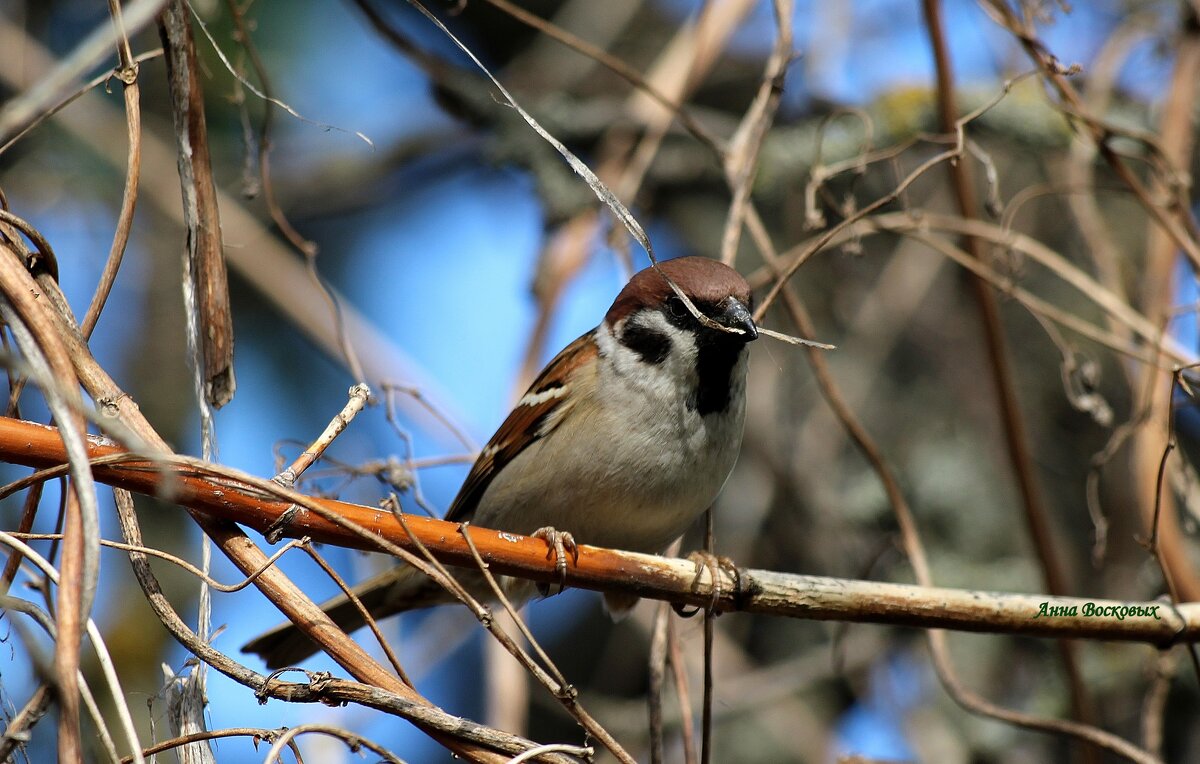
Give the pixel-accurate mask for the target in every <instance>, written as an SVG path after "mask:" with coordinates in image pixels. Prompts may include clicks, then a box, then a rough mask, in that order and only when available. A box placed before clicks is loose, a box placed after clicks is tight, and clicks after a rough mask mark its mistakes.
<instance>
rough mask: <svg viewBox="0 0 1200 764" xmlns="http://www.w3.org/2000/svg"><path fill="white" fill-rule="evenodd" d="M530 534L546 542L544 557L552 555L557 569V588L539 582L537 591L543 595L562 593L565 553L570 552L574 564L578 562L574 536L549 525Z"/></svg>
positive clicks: (565, 579)
mask: <svg viewBox="0 0 1200 764" xmlns="http://www.w3.org/2000/svg"><path fill="white" fill-rule="evenodd" d="M530 535H531V536H533V537H534V538H537V539H542V540H543V541H545V542H546V546H547V547H549V548H548V549H547V550H546V559H547V560H548V559H550V556H551V555H554V569H555V570H556V571H558V589H556V590H554V591H551V589H550V584H547V583H539V584H538V591H539V592H541V594H542V596H543V597H549V596H550V595H551V594H560V593H562V591H563V590H564V589H566V588H567V553H568V552H569V553H570V555H571V558H572V559H573V560H574V561H575V564H576V565H578V564H579V545H578V544H576V543H575V537H574V536H572V535H571V534H570V533H567V532H566V531H557V530H555V529H554V528H552V527H550V526H546V527H545V528H538V529H537V530H536V531H534V532H533V533H531V534H530Z"/></svg>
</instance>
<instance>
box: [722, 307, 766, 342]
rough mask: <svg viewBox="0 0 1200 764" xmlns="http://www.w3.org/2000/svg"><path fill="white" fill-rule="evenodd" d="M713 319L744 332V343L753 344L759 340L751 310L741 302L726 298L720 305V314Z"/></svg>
mask: <svg viewBox="0 0 1200 764" xmlns="http://www.w3.org/2000/svg"><path fill="white" fill-rule="evenodd" d="M713 318H715V319H716V320H717V323H719V324H721V325H722V326H728V327H729V328H731V329H740V330H741V331H742V332H743V334H742V341H743V342H752V341H754V340H756V339H758V327H756V326H755V325H754V317H753V316H751V315H750V309H749V308H747V307H746V306H745V305H743V304H742V301H741V300H738V299H736V298H734V297H726V298H725V300H724V301H722V303H721V305H720V313H718V314H717V315H716V316H713Z"/></svg>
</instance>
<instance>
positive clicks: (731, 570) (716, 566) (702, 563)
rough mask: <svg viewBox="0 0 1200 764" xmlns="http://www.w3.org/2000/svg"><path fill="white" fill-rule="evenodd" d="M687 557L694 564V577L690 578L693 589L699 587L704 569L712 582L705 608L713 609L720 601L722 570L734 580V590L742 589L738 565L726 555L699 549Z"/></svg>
mask: <svg viewBox="0 0 1200 764" xmlns="http://www.w3.org/2000/svg"><path fill="white" fill-rule="evenodd" d="M687 558H688V559H689V560H691V561H692V563H693V564H694V565H695V566H696V577H695V578H693V579H692V588H693V589H696V588H698V587H699V585H700V577H701V575H702V574H703V573H704V571H706V570H707V571H708V577H709V580H710V581H711V582H712V589H711V592H710V599H709V603H708V607H706V608H705V609H706V610H712V611H715V610H716V609H717V603H718V602H720V601H721V595H722V594H723V593H724V592H723V590H722V588H721V581H722V580H723V577H722V575H721V572H722V571H725V572H726V573H728V574H729V577H730V578H732V579H733V580H734V591H736V592H740V591H741V590H742V574H741V571H739V570H738V566H737V565H736V564H735V563H734V562H733V560H731V559H729V558H728V557H725V556H721V555H716V554H713V553H712V552H707V551H704V550H702V549H700V550H696V551H695V552H691V553H689V554H688V556H687ZM689 615H695V613H690V614H689Z"/></svg>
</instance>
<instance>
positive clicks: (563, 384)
mask: <svg viewBox="0 0 1200 764" xmlns="http://www.w3.org/2000/svg"><path fill="white" fill-rule="evenodd" d="M677 290H678V291H677ZM680 293H682V295H685V296H686V297H687V298H688V300H689V301H690V302H691V303H692V304H693V305H694V307H695V308H696V309H697V310H698V312H699V313H700V314H702V315H703V318H697V317H696V315H694V314H693V313H692V311H691V309H689V307H688V305H687V304H686V303H685V302H684V300H683V299H681V297H680ZM750 309H751V296H750V286H749V284H747V283H746V280H745V279H743V278H742V277H741V276H740V275H739V274H738V273H737V271H735V270H734V269H732V268H730V267H728V266H726V265H723V264H722V263H720V262H718V261H716V260H710V259H708V258H703V257H681V258H676V259H674V260H666V261H663V262H661V263H659V264H658V265H657V266H651V267H649V268H646V269H645V270H642V271H640V272H638V273H637V274H635V275H634V276H633V278H632V279H631V280H630V281H629V283H628V284H626V285H625V287H624V288H623V289H622V290H621V292H620V294H618V295H617V298H616V300H614V301H613V304H612V307H610V308H609V309H608V312H607V313H606V314H605V316H604V320H603V321H602V322H601V323H600V325H599V326H597V327H596V328H595V329H592V330H591V331H589V332H587V333H586V334H584V335H583V336H582V337H579V338H578V339H577V340H575V341H574V342H572V343H571V344H569V345H567V346H566V347H565V348H564V349H563V350H562V351H561V352H560V353H559V354H558V355H557V356H555V357H554V359H553V360H551V361H550V363H549V364H548V365H547V366H546V368H545V369H543V370H542V372H541V373H540V374H539V375H538V377H537V379H536V380H534V382H533V384H532V385H531V386H530V388H529V390H528V392H526V393H525V395H524V396H523V397H522V398H521V400H520V401H518V402H517V404H516V406H515V407H514V408H513V410H512V412H511V413H509V415H508V417H507V418H506V419H505V420H504V422H503V424H501V425H500V429H498V430H497V431H496V434H495V435H493V436H492V438H491V440H489V441H488V443H487V445H486V446H485V447H484V449H483V451H482V452H480V454H479V457H478V459H477V460H476V461H475V464H474V466H473V467H472V468H471V471H470V473H469V474H468V475H467V479H466V482H464V483H463V485H462V488H461V489H460V490H459V492H458V496H457V497H456V498H455V499H454V502H453V504H451V506H450V509H449V511H448V512H447V514H446V517H445V519H446V520H448V521H451V522H466V521H470V523H471V524H472V525H477V526H481V527H484V528H490V529H493V530H502V531H509V532H512V533H519V534H522V535H539V536H542V537H543V538H546V539H547V540H548V541H549V542H551V543H552V544H554V542H559V543H563V542H565V546H566V547H567V548H568V549H570V548H573V547H574V544H575V543H576V542H579V543H586V544H591V545H593V546H601V547H610V548H616V549H626V550H630V551H635V552H646V553H653V554H657V553H661V552H662V551H663V550H664V549H666V547H667V546H668V545H670V543H671V542H672V541H674V540H675V539H676V538H678V537H679V536H680V535H682V534H683V533H684V531H686V530H687V528H688V526H690V525H691V524H692V522H693V521H694V520H695V519H696V518H697V517H698V516H699V515H701V514H702V513H703V512H704V511H705V510H707V509H708V508H709V507H710V506H711V505H712V503H713V500H714V499H716V497H717V494H718V493H720V491H721V488H722V487H723V486H724V484H725V481H726V479H727V478H728V477H729V473H730V472H731V471H732V470H733V466H734V462H735V461H736V460H737V457H738V453H739V451H740V450H741V443H742V426H743V422H744V419H745V409H746V369H747V365H748V357H749V349H748V348H747V347H746V345H747V343H749V342H751V341H752V340H754V339H756V338H757V337H758V331H757V328H756V327H755V324H754V320H753V318H752V316H751V313H750ZM559 554H560V564H564V565H565V558H563V557H562V556H561V555H562V553H561V550H560V552H559ZM456 577H457V578H458V579H459V581H460V582H461V583H463V585H464V586H465V587H466V588H467V589H468V590H469V591H471V592H472V593H473V594H477V596H479V597H481V598H483V599H491V598H492V596H491V593H490V590H489V589H488V587H487V586H486V585H485V582H484V580H483V577H482V575H481V574H480V573H478V572H472V571H456ZM505 585H506V588H508V590H509V591H508V592H507V593H508V594H509V596H511V597H512V598H513V599H515V600H520V601H524V600H525V599H528V598H529V597H530V596H532V595H533V590H534V585H533V584H532V583H530V582H525V581H519V580H516V579H509V580H508V581H506V584H505ZM354 592H355V595H356V596H357V597H358V598H359V599H360V600H361V601H362V603H363V605H364V606H365V607H366V609H367V610H368V611H369V612H370V613H371V615H372V617H374V618H376V619H379V618H383V617H385V616H389V615H393V614H395V613H400V612H403V611H406V610H412V609H416V608H423V607H429V606H431V605H437V604H443V603H447V602H452V601H454V598H453V596H452V595H450V594H449V593H448V592H446V591H445V590H444V589H443V588H442V587H441V586H439V585H437V584H436V583H435V582H434V581H433V580H431V579H430V578H428V577H427V576H425V575H424V574H423V573H421V572H419V571H417V570H416V569H415V568H412V567H411V566H408V565H403V564H402V565H398V566H396V567H394V568H391V569H389V570H387V571H384V572H383V573H381V574H379V575H377V576H375V577H373V578H371V579H368V580H367V581H366V582H364V583H362V584H360V585H359V586H358V587H356V588H355V589H354ZM607 600H608V604H609V608H610V611H612V610H618V611H619V610H623V609H628V608H629V607H632V605H633V603H634V602H636V598H630V597H629V596H628V595H618V596H616V597H608V598H607ZM321 607H322V609H323V610H325V612H326V613H327V614H328V615H329V616H330V617H331V618H332V619H333V620H334V621H335V622H336V623H337V624H338V625H339V626H341V627H342V628H343V629H345V630H346V631H347V633H349V632H351V631H353V630H355V629H357V628H359V627H360V626H362V625H364V620H363V617H362V615H361V613H360V612H359V610H358V608H356V607H355V606H354V604H353V603H352V602H350V601H349V599H348V598H347V597H345V596H344V595H343V596H339V597H336V598H334V599H332V600H329V601H328V602H326V603H324V604H323V605H322V606H321ZM316 649H317V646H316V644H315V643H313V642H312V641H311V640H309V639H308V637H307V636H305V635H304V633H303V632H301V631H300V630H299V629H297V628H296V627H295V626H294V625H292V624H290V623H289V624H284V625H282V626H279V627H277V628H276V629H274V630H272V631H269V632H267V633H265V634H263V635H261V636H259V637H257V638H256V639H254V640H253V641H251V642H250V643H248V644H247V645H246V646H245V647H243V648H242V651H243V652H248V653H255V654H258V655H260V656H262V657H263V658H264V659H266V662H267V666H268V667H270V668H272V669H275V668H282V667H284V666H289V665H293V664H294V663H296V662H298V661H300V660H302V659H304V658H306V657H308V656H309V655H311V654H312V653H314V652H315V651H316Z"/></svg>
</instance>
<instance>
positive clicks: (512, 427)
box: [446, 330, 599, 522]
mask: <svg viewBox="0 0 1200 764" xmlns="http://www.w3.org/2000/svg"><path fill="white" fill-rule="evenodd" d="M594 333H595V330H593V331H591V332H588V333H587V334H585V335H583V336H582V337H580V338H579V339H577V340H575V341H574V342H572V343H571V344H570V345H567V346H566V347H565V348H563V349H562V351H561V352H559V354H558V355H556V356H554V359H553V360H552V361H550V363H548V364H547V365H546V368H544V369H542V373H541V374H539V375H538V377H537V379H535V380H534V381H533V384H532V385H530V386H529V390H528V391H527V392H526V393H525V395H524V396H523V397H522V398H521V401H520V402H519V403H518V404H517V406H516V407H515V408H513V410H512V412H511V413H509V415H508V418H507V419H505V420H504V423H503V424H501V425H500V429H499V430H496V434H495V435H493V436H492V439H491V440H489V441H488V444H487V445H486V446H484V449H483V451H482V452H480V454H479V458H478V459H476V460H475V464H474V466H472V467H471V472H470V474H468V475H467V479H466V482H464V483H463V485H462V488H460V489H459V491H458V496H456V497H455V498H454V503H453V504H451V505H450V510H449V511H448V512H447V513H446V520H448V521H450V522H462V521H464V520H470V519H471V517H472V516H473V515H474V514H475V508H476V507H477V506H479V500H480V499H482V498H483V494H484V492H485V491H487V489H488V486H489V485H491V483H492V479H493V478H494V477H496V475H498V474H499V473H500V470H502V469H504V467H505V465H507V464H508V463H509V462H511V461H512V460H513V459H515V458H516V456H517V454H519V453H521V452H522V451H524V450H525V449H526V448H527V447H529V445H530V444H532V443H534V442H535V441H537V440H539V439H540V438H543V437H545V436H546V435H548V434H549V433H550V432H551V431H553V430H554V428H555V427H557V426H558V425H559V423H561V422H562V421H563V419H564V417H563V416H561V414H563V413H565V409H564V407H568V406H570V402H569V401H568V400H566V399H565V398H562V397H560V396H559V395H556V394H555V391H556V390H560V389H562V388H563V387H564V385H565V384H566V382H567V380H568V379H569V378H570V376H571V374H572V373H574V372H575V370H576V369H578V368H579V367H580V366H582V365H583V364H585V363H587V362H589V361H591V360H593V359H594V358H595V357H596V355H597V353H598V352H599V351H598V350H597V348H596V341H595V338H594ZM555 413H558V414H560V415H559V416H552V415H553V414H555Z"/></svg>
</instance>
